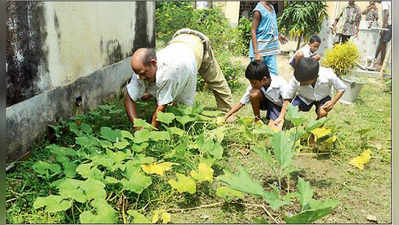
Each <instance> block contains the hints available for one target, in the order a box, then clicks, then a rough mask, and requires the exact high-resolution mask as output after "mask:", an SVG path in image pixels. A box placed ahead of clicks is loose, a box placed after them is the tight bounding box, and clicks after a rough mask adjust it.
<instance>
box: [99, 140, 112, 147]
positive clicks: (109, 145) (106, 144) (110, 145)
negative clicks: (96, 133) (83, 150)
mask: <svg viewBox="0 0 399 225" xmlns="http://www.w3.org/2000/svg"><path fill="white" fill-rule="evenodd" d="M100 146H101V147H103V148H113V145H112V143H111V142H109V141H105V140H100Z"/></svg>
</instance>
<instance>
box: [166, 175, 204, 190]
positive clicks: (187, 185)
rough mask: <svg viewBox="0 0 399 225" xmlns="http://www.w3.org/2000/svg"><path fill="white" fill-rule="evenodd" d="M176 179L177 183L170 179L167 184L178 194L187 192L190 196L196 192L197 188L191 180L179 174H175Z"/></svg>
mask: <svg viewBox="0 0 399 225" xmlns="http://www.w3.org/2000/svg"><path fill="white" fill-rule="evenodd" d="M176 177H177V181H176V180H174V179H170V180H169V181H168V183H169V184H170V186H172V187H173V188H174V189H176V190H177V191H178V192H179V193H183V192H188V193H190V194H194V193H195V192H196V191H197V187H196V185H195V182H194V180H193V179H191V178H190V177H187V176H184V175H183V174H180V173H176Z"/></svg>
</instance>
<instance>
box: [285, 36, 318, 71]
mask: <svg viewBox="0 0 399 225" xmlns="http://www.w3.org/2000/svg"><path fill="white" fill-rule="evenodd" d="M320 44H321V39H320V37H319V36H317V35H313V36H312V37H310V39H309V43H308V44H307V45H305V46H303V47H302V48H300V49H299V50H298V51H296V52H295V55H293V56H292V57H291V59H290V61H289V64H290V65H291V66H292V67H293V68H295V57H296V56H297V55H298V54H299V53H300V52H301V53H302V55H303V56H304V57H312V58H313V59H315V60H317V61H319V60H320V55H319V54H318V53H316V52H317V50H319V47H320Z"/></svg>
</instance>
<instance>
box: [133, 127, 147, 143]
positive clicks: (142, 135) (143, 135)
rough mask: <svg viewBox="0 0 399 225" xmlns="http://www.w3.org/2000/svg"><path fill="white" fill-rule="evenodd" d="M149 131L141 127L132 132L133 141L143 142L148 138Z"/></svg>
mask: <svg viewBox="0 0 399 225" xmlns="http://www.w3.org/2000/svg"><path fill="white" fill-rule="evenodd" d="M150 133H151V132H150V131H148V130H145V129H142V130H139V131H136V132H135V133H134V142H135V143H143V142H146V141H148V140H149V139H150Z"/></svg>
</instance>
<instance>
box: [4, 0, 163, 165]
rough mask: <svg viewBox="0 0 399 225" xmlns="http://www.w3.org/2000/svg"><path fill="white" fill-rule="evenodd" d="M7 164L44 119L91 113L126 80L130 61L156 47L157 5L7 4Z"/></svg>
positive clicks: (24, 148) (39, 132)
mask: <svg viewBox="0 0 399 225" xmlns="http://www.w3.org/2000/svg"><path fill="white" fill-rule="evenodd" d="M7 10H8V21H7V35H8V43H7V44H8V46H7V63H6V71H7V112H6V117H7V129H8V142H9V148H8V159H7V160H8V161H10V160H14V159H17V158H18V157H20V156H21V155H23V154H24V153H25V152H26V151H27V150H28V149H29V147H30V145H31V144H32V142H33V141H34V140H36V139H37V138H38V137H39V136H41V135H43V134H44V133H45V132H46V126H47V124H48V123H49V122H52V121H55V120H56V119H60V118H68V117H70V116H71V115H72V111H71V108H72V107H71V106H72V105H73V104H74V103H75V100H76V98H77V97H79V96H80V97H81V98H82V99H83V108H84V109H88V108H94V107H95V106H96V104H98V103H100V102H101V100H102V99H103V98H105V97H107V96H110V95H113V94H115V93H118V92H119V91H120V89H121V87H122V86H123V84H124V83H125V82H126V81H127V80H128V79H129V78H130V76H131V69H130V66H129V64H130V63H129V60H128V58H127V57H129V56H130V55H131V54H132V52H133V51H135V50H136V49H137V48H140V47H155V31H154V11H155V3H154V2H145V1H138V2H68V3H66V2H35V1H26V2H22V1H20V2H19V1H9V2H7Z"/></svg>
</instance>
